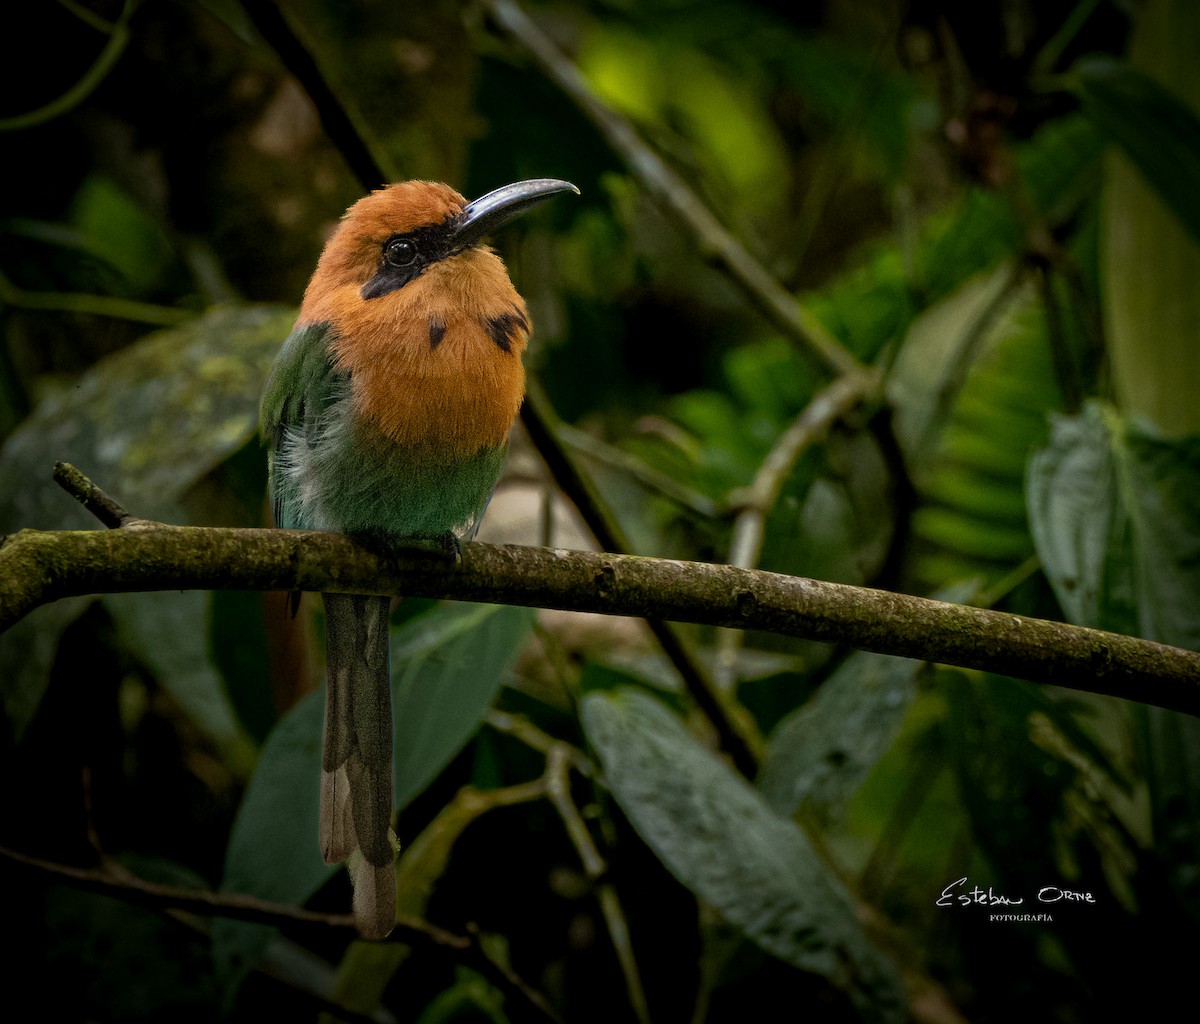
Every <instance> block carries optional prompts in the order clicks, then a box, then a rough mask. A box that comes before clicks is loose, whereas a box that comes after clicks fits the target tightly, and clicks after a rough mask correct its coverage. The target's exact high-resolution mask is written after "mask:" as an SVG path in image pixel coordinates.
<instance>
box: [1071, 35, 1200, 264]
mask: <svg viewBox="0 0 1200 1024" xmlns="http://www.w3.org/2000/svg"><path fill="white" fill-rule="evenodd" d="M1075 75H1076V79H1077V82H1078V91H1079V95H1080V98H1081V100H1082V101H1083V109H1084V112H1085V113H1086V114H1087V115H1088V116H1089V117H1090V118H1091V119H1092V120H1093V121H1094V122H1095V124H1096V126H1097V127H1098V128H1099V129H1100V130H1101V131H1102V132H1104V134H1105V135H1107V136H1108V137H1109V138H1110V139H1112V140H1113V141H1114V142H1116V143H1117V145H1119V146H1120V147H1121V149H1122V150H1123V151H1124V152H1125V154H1126V155H1127V156H1128V157H1129V159H1130V160H1132V161H1133V163H1134V164H1135V165H1136V166H1137V168H1138V170H1139V171H1141V172H1142V174H1143V175H1144V176H1145V178H1146V181H1148V182H1149V183H1150V185H1151V186H1152V187H1153V188H1154V190H1155V191H1156V192H1157V193H1158V195H1159V197H1160V198H1161V199H1162V201H1163V202H1164V203H1165V204H1166V205H1167V207H1168V208H1169V209H1170V210H1171V211H1172V212H1173V213H1174V214H1175V216H1176V217H1178V218H1179V222H1180V223H1181V224H1183V225H1184V226H1185V227H1186V228H1187V230H1188V232H1189V233H1190V234H1191V235H1192V237H1193V238H1194V239H1196V240H1197V241H1200V199H1198V198H1197V194H1196V182H1197V181H1200V117H1197V116H1196V113H1195V112H1194V111H1193V110H1192V109H1191V108H1190V107H1188V106H1187V104H1185V103H1183V102H1182V101H1181V100H1180V99H1179V98H1178V97H1176V96H1175V95H1174V94H1173V93H1172V92H1170V91H1169V90H1167V89H1165V88H1163V86H1161V85H1159V84H1158V82H1156V81H1155V80H1154V79H1153V78H1151V77H1150V76H1149V75H1147V74H1143V73H1142V72H1140V71H1136V70H1134V69H1133V68H1131V67H1130V66H1129V65H1127V64H1123V63H1121V62H1119V61H1116V60H1112V59H1110V58H1103V57H1089V58H1087V59H1086V60H1082V61H1080V62H1079V64H1078V65H1077V67H1076V69H1075Z"/></svg>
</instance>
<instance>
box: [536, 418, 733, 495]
mask: <svg viewBox="0 0 1200 1024" xmlns="http://www.w3.org/2000/svg"><path fill="white" fill-rule="evenodd" d="M555 429H556V431H557V433H558V436H559V438H560V439H561V440H562V441H563V442H565V443H566V445H567V446H568V447H569V448H573V449H575V451H577V452H580V453H582V454H583V455H586V456H587V457H588V458H592V459H595V460H596V461H597V462H602V463H604V464H605V465H607V466H610V467H611V468H613V469H617V470H620V471H621V472H622V473H625V474H627V475H628V476H631V477H633V479H635V480H637V481H638V483H640V484H641V485H642V486H643V487H646V488H647V489H649V490H652V491H657V492H658V493H659V494H661V495H662V496H663V497H664V498H667V499H668V500H670V501H673V502H674V503H675V504H676V505H679V506H681V507H682V508H686V509H688V510H689V511H691V512H694V513H696V515H699V516H704V517H706V518H708V519H716V518H717V517H718V516H720V515H721V512H722V509H721V506H720V505H719V504H718V503H717V502H715V501H713V499H712V498H710V497H709V496H708V495H707V494H701V493H700V492H699V491H697V490H696V489H695V488H693V487H688V486H687V484H683V483H680V482H679V481H678V480H676V479H675V477H673V476H671V474H669V473H664V472H662V471H661V470H657V469H655V468H654V467H653V466H650V465H648V464H647V463H645V462H644V461H642V460H641V459H639V458H638V457H637V456H636V455H630V454H629V452H627V451H623V450H622V449H620V448H617V447H615V446H614V445H611V444H608V443H607V442H605V441H601V440H600V439H599V438H597V437H593V436H592V435H591V434H589V433H588V432H587V431H586V430H580V429H579V428H578V427H572V426H570V425H569V424H567V423H559V424H558V425H557V426H556V428H555Z"/></svg>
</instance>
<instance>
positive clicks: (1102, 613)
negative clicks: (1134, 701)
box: [1028, 403, 1200, 916]
mask: <svg viewBox="0 0 1200 1024" xmlns="http://www.w3.org/2000/svg"><path fill="white" fill-rule="evenodd" d="M1028 492H1029V516H1030V523H1031V525H1032V528H1033V533H1034V537H1035V539H1036V540H1037V546H1038V554H1039V556H1040V557H1041V559H1042V565H1043V567H1044V569H1045V572H1046V576H1047V578H1048V579H1049V580H1050V583H1051V585H1052V586H1053V587H1054V591H1055V594H1056V595H1057V597H1058V599H1059V603H1060V604H1061V605H1062V608H1063V611H1064V612H1065V613H1066V616H1067V618H1068V619H1069V620H1070V621H1072V622H1076V623H1079V624H1080V625H1087V626H1095V627H1098V628H1101V629H1112V630H1116V631H1118V632H1123V633H1131V634H1134V635H1138V636H1144V637H1146V638H1147V639H1150V640H1158V641H1160V642H1162V643H1170V644H1176V645H1178V646H1181V647H1188V648H1191V649H1193V650H1197V649H1200V617H1198V616H1197V614H1196V609H1197V608H1200V439H1198V438H1189V439H1186V440H1183V441H1169V440H1166V439H1164V438H1162V437H1161V436H1159V435H1158V434H1156V433H1153V432H1151V431H1150V430H1149V429H1148V428H1142V427H1139V426H1137V425H1135V424H1132V423H1130V422H1128V421H1126V420H1123V419H1122V418H1120V417H1119V416H1118V415H1117V413H1116V412H1115V411H1113V410H1112V409H1109V408H1106V407H1103V406H1100V405H1099V404H1096V403H1093V404H1090V405H1088V406H1087V407H1086V408H1085V410H1084V412H1083V414H1082V415H1080V416H1075V417H1056V418H1055V420H1054V424H1053V430H1052V433H1051V437H1050V444H1049V445H1048V447H1046V448H1045V449H1043V450H1042V451H1040V452H1038V453H1037V454H1036V455H1035V456H1034V458H1033V459H1032V460H1031V462H1030V467H1029V481H1028ZM1134 721H1135V723H1136V733H1137V736H1138V739H1139V743H1140V750H1139V760H1140V766H1141V770H1142V773H1143V775H1144V777H1145V779H1146V780H1147V782H1148V783H1149V789H1150V806H1151V815H1152V821H1153V829H1154V837H1155V850H1156V852H1157V855H1158V856H1159V857H1160V858H1161V860H1162V862H1163V864H1164V865H1165V869H1166V871H1167V874H1168V876H1169V878H1170V879H1171V883H1172V885H1173V887H1174V889H1175V891H1176V894H1177V896H1178V897H1179V898H1180V899H1181V900H1182V902H1183V904H1184V906H1185V907H1186V908H1187V910H1188V912H1189V913H1191V914H1192V915H1193V916H1197V915H1200V873H1197V872H1196V870H1195V868H1194V865H1195V863H1196V860H1197V857H1198V856H1200V827H1198V826H1197V822H1200V757H1197V755H1196V751H1197V750H1200V721H1198V720H1197V719H1195V718H1192V717H1191V716H1187V715H1181V714H1178V713H1175V712H1169V711H1165V710H1163V709H1162V708H1155V707H1141V708H1137V709H1135V711H1134Z"/></svg>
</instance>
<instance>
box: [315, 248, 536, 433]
mask: <svg viewBox="0 0 1200 1024" xmlns="http://www.w3.org/2000/svg"><path fill="white" fill-rule="evenodd" d="M301 318H302V319H304V320H308V321H318V322H319V321H324V320H328V321H330V322H331V323H333V325H334V326H335V328H336V329H337V334H338V338H337V340H336V342H335V343H334V359H335V362H336V364H337V366H338V368H339V369H343V370H348V371H350V379H351V388H352V394H353V399H354V403H355V409H356V412H357V413H358V414H359V415H361V416H364V417H366V418H367V419H368V420H370V421H371V422H373V423H374V424H375V425H376V426H377V427H378V428H379V429H380V430H381V431H382V432H383V433H384V434H385V435H386V436H387V437H389V438H391V439H392V440H393V441H395V442H396V443H397V444H402V445H405V446H410V447H415V448H418V449H425V450H429V451H431V452H433V453H442V454H445V455H447V456H452V457H453V456H464V457H465V456H470V455H473V454H475V452H477V451H478V450H479V449H480V448H481V447H483V446H494V445H498V444H500V443H502V442H503V441H504V439H505V437H506V436H507V435H508V431H509V429H510V428H511V427H512V423H513V419H514V417H515V416H516V414H517V411H518V409H519V408H520V405H521V400H522V399H523V397H524V395H525V370H524V367H523V365H522V363H521V353H522V351H523V350H524V348H525V344H526V341H527V339H528V334H529V321H528V316H527V313H526V310H525V303H524V301H523V300H522V298H521V296H520V295H519V294H518V293H517V291H516V289H515V288H514V287H513V286H512V282H511V281H510V280H509V278H508V273H507V272H506V271H505V269H504V264H503V262H502V261H501V260H500V258H499V257H498V256H497V255H496V254H495V253H493V252H492V251H491V250H489V249H484V248H475V249H469V250H467V251H465V252H462V253H459V254H457V255H455V256H451V257H449V258H448V259H445V260H442V261H440V262H438V263H435V264H434V265H432V266H430V267H429V268H427V269H426V270H425V271H424V273H422V274H421V275H420V276H419V277H417V278H416V279H414V280H413V281H410V282H409V283H408V284H406V285H405V286H404V287H402V288H399V289H397V290H396V291H394V292H391V293H389V294H387V295H383V296H381V297H379V298H377V299H370V300H364V299H363V298H362V297H361V295H360V294H359V289H358V287H357V286H353V285H343V286H341V287H339V288H336V289H334V290H333V291H330V292H324V293H318V294H311V293H310V294H309V295H306V297H305V302H304V306H303V307H302V309H301Z"/></svg>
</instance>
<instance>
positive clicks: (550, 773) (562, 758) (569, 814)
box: [544, 743, 650, 1024]
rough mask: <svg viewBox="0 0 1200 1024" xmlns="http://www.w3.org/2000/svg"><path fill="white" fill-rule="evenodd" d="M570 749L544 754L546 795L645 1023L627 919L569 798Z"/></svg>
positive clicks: (632, 1003) (555, 747) (647, 1017)
mask: <svg viewBox="0 0 1200 1024" xmlns="http://www.w3.org/2000/svg"><path fill="white" fill-rule="evenodd" d="M570 766H571V750H570V748H569V747H568V746H567V745H566V744H565V743H556V744H554V745H552V746H551V747H550V749H549V751H548V752H547V754H546V772H545V776H544V778H545V780H546V795H547V797H549V799H550V802H551V803H552V804H553V805H554V809H555V810H556V811H557V812H558V816H559V817H560V818H561V819H562V823H563V827H564V828H565V829H566V830H567V836H568V837H569V838H570V840H571V844H572V845H573V846H574V847H575V850H576V852H577V853H578V854H579V859H580V861H581V862H582V863H583V870H584V871H585V872H586V873H587V876H588V879H589V880H590V881H591V882H592V884H593V885H595V886H596V898H597V900H598V901H599V903H600V912H601V914H602V915H603V916H604V924H605V926H606V927H607V928H608V935H609V938H610V939H611V940H612V944H613V948H614V949H615V950H616V953H617V961H618V963H619V964H620V965H621V973H622V974H623V975H624V977H625V989H626V991H627V992H628V994H629V1003H630V1006H631V1007H632V1008H633V1012H634V1014H635V1016H636V1017H637V1019H638V1020H639V1021H640V1022H641V1024H649V1021H650V1009H649V1006H648V1005H647V1003H646V991H645V989H644V988H643V987H642V978H641V974H640V973H639V971H638V966H637V958H636V957H634V955H633V943H632V941H631V939H630V936H629V922H628V921H627V920H626V919H625V912H624V911H623V910H622V909H621V901H620V899H619V897H618V896H617V890H616V887H615V886H614V885H613V884H612V882H610V881H608V880H607V879H606V877H605V876H606V874H607V872H608V866H607V865H606V864H605V863H604V858H603V857H602V856H601V855H600V851H599V850H598V849H597V848H596V844H595V842H593V840H592V834H591V833H590V832H589V831H588V827H587V824H586V823H585V822H584V820H583V816H582V815H581V814H580V813H579V808H578V807H576V806H575V801H574V800H572V799H571V780H570V775H569V769H570Z"/></svg>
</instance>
